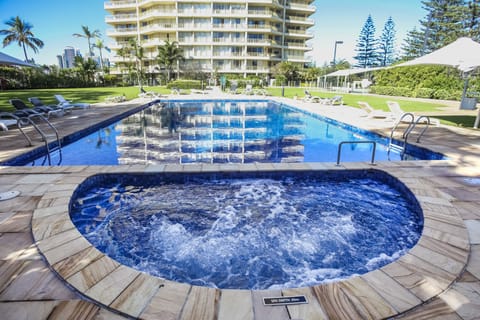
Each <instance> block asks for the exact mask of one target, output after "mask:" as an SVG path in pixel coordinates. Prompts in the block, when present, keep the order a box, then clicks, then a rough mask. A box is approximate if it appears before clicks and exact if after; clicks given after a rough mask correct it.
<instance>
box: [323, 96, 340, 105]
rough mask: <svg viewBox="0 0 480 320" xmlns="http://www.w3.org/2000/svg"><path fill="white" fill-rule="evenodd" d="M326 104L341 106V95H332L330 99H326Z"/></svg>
mask: <svg viewBox="0 0 480 320" xmlns="http://www.w3.org/2000/svg"><path fill="white" fill-rule="evenodd" d="M326 104H329V105H331V106H336V105H339V106H343V97H342V96H334V97H332V98H331V99H328V100H327V101H326Z"/></svg>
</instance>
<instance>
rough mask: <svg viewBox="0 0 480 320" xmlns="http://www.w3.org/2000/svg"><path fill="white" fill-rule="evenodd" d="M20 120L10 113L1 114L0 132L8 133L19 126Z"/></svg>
mask: <svg viewBox="0 0 480 320" xmlns="http://www.w3.org/2000/svg"><path fill="white" fill-rule="evenodd" d="M18 121H19V118H18V117H17V116H15V115H14V114H12V113H9V112H0V131H8V130H9V129H10V128H11V127H15V126H17V125H18Z"/></svg>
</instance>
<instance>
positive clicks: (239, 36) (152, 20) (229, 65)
mask: <svg viewBox="0 0 480 320" xmlns="http://www.w3.org/2000/svg"><path fill="white" fill-rule="evenodd" d="M312 2H313V0H111V1H108V2H105V3H104V8H105V10H107V11H108V12H109V13H110V15H108V16H106V18H105V20H106V22H107V23H108V24H109V25H110V26H111V27H112V28H111V29H109V30H107V33H106V34H107V36H109V37H110V38H112V39H113V41H114V43H112V44H110V45H109V47H110V48H111V49H112V51H114V52H118V50H119V49H121V48H122V47H125V46H128V41H129V39H131V38H135V39H136V40H137V41H138V42H139V43H140V44H141V46H142V47H143V48H144V56H145V66H144V67H145V70H146V71H147V72H149V73H155V72H158V71H156V70H155V66H156V65H157V64H156V62H155V58H156V57H157V55H158V46H161V45H163V44H164V41H165V40H169V41H170V42H172V41H177V42H178V43H179V45H180V47H181V48H182V49H183V53H184V57H185V58H186V61H185V62H184V63H185V64H186V66H188V67H190V68H192V69H195V70H201V71H203V72H214V71H215V72H217V73H219V74H226V73H228V74H232V73H236V74H239V75H243V76H247V75H268V74H270V73H271V72H272V68H273V67H274V66H275V65H276V64H278V63H279V62H282V61H290V62H293V63H298V64H299V65H303V64H304V63H305V62H307V60H306V58H305V52H307V51H309V50H311V48H310V47H309V46H308V45H307V40H309V39H311V38H313V35H312V34H311V33H309V32H308V29H309V28H310V27H312V26H313V25H314V22H313V19H311V18H310V17H311V15H312V14H313V13H314V12H315V7H314V6H312V5H311V4H312ZM111 62H113V63H115V64H117V65H121V64H122V63H123V64H124V63H126V62H128V60H127V61H126V60H125V57H121V56H119V55H118V54H113V58H112V59H111ZM117 72H118V70H117Z"/></svg>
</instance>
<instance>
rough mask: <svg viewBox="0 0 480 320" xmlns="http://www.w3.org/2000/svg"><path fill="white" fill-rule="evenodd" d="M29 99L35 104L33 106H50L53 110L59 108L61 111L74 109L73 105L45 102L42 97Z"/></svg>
mask: <svg viewBox="0 0 480 320" xmlns="http://www.w3.org/2000/svg"><path fill="white" fill-rule="evenodd" d="M28 101H30V103H31V104H33V107H40V108H49V109H51V110H58V111H59V112H60V111H63V112H69V111H71V110H72V109H73V107H72V106H68V105H65V106H62V105H56V104H49V105H46V104H44V103H43V101H42V100H41V99H40V98H37V97H31V98H28Z"/></svg>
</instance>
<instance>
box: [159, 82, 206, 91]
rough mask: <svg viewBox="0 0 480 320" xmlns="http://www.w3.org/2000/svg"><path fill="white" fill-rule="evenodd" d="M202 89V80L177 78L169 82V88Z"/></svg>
mask: <svg viewBox="0 0 480 320" xmlns="http://www.w3.org/2000/svg"><path fill="white" fill-rule="evenodd" d="M172 88H178V89H200V90H201V89H202V82H201V81H200V80H175V81H172V82H170V83H169V84H167V89H172Z"/></svg>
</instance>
